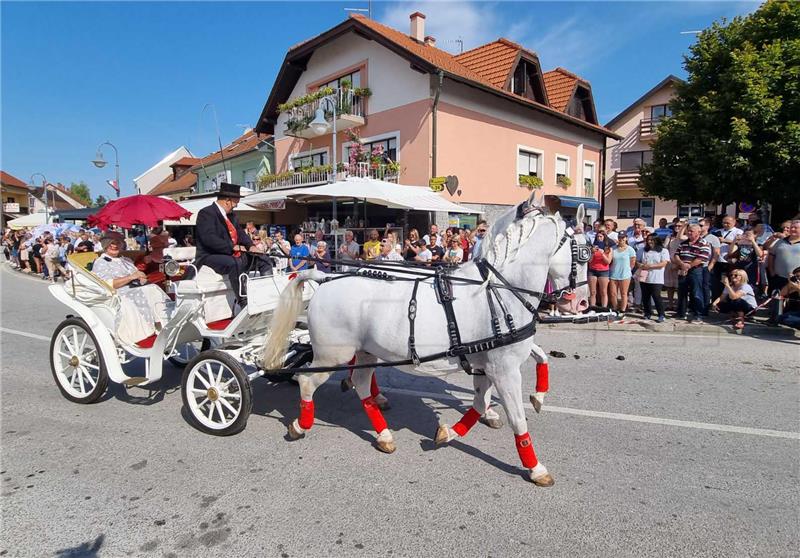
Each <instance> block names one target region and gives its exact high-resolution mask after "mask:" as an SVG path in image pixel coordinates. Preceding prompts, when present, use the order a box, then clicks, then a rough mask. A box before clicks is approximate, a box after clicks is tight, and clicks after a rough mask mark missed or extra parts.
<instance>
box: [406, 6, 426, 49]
mask: <svg viewBox="0 0 800 558" xmlns="http://www.w3.org/2000/svg"><path fill="white" fill-rule="evenodd" d="M409 17H410V18H411V38H412V39H414V40H415V41H417V42H419V43H421V42H423V41H424V40H425V14H423V13H422V12H414V13H413V14H411V15H410V16H409Z"/></svg>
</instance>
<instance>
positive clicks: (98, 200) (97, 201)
mask: <svg viewBox="0 0 800 558" xmlns="http://www.w3.org/2000/svg"><path fill="white" fill-rule="evenodd" d="M107 203H108V200H107V199H106V197H105V196H104V195H102V194H101V195H99V196H97V197H96V198H95V200H94V206H95V207H100V206H103V205H105V204H107Z"/></svg>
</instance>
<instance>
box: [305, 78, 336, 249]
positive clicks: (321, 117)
mask: <svg viewBox="0 0 800 558" xmlns="http://www.w3.org/2000/svg"><path fill="white" fill-rule="evenodd" d="M335 95H336V93H333V94H332V95H326V96H325V97H322V98H321V99H320V100H319V107H317V112H316V114H315V115H314V120H312V121H311V122H310V123H309V126H310V127H311V129H312V130H314V132H315V133H316V134H318V135H322V134H324V133H325V132H327V131H328V128H329V127H331V128H332V131H333V142H332V145H333V156H332V157H331V163H332V164H331V171H332V172H333V180H331V179H330V178H329V179H328V182H336V175H337V174H338V173H337V170H338V169H337V168H336V166H337V164H336V98H335ZM326 104H328V105H330V107H331V111H332V112H333V120H332V122H331V124H328V121H327V120H325V111H324V110H323V108H322V107H323V106H324V105H326ZM332 215H333V217H332V219H331V221H336V222H337V223H338V221H339V220H338V219H337V217H336V198H335V197H334V198H333V212H332ZM331 230H332V231H333V246H334V250H335V252H334V254H335V255H336V256H337V257H338V254H339V237H338V236H337V234H336V231H335V230H333V229H331Z"/></svg>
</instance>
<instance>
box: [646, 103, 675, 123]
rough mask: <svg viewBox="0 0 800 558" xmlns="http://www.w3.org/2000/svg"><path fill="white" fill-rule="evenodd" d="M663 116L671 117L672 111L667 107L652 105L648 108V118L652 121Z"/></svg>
mask: <svg viewBox="0 0 800 558" xmlns="http://www.w3.org/2000/svg"><path fill="white" fill-rule="evenodd" d="M665 116H672V109H671V108H669V105H653V106H652V107H650V118H651V119H652V120H655V121H658V120H661V119H662V118H664V117H665Z"/></svg>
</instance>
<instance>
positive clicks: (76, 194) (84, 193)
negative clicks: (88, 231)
mask: <svg viewBox="0 0 800 558" xmlns="http://www.w3.org/2000/svg"><path fill="white" fill-rule="evenodd" d="M69 193H70V194H71V195H72V197H73V198H75V199H76V200H78V201H80V202H81V203H82V204H83V205H85V206H87V207H88V206H90V205H92V193H91V192H90V191H89V186H88V184H86V183H85V182H84V181H83V180H81V181H80V182H73V183H72V184H70V185H69Z"/></svg>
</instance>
